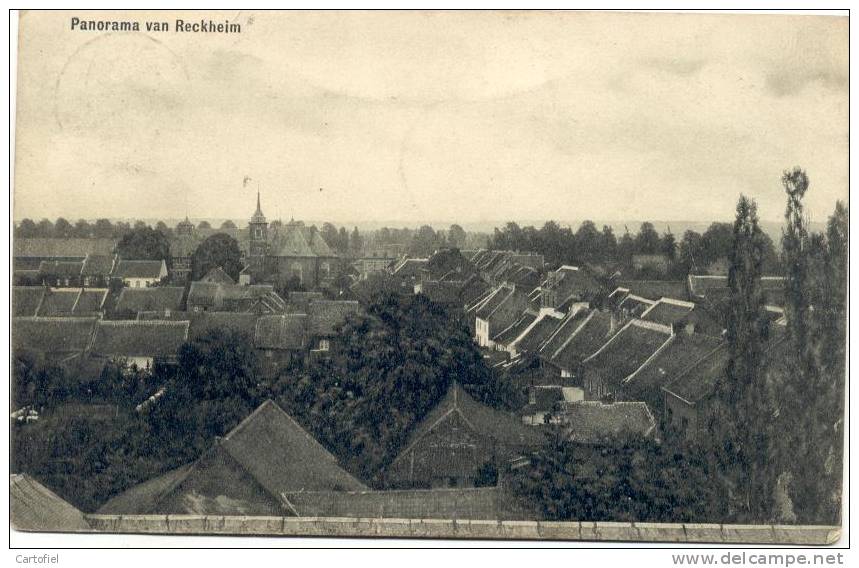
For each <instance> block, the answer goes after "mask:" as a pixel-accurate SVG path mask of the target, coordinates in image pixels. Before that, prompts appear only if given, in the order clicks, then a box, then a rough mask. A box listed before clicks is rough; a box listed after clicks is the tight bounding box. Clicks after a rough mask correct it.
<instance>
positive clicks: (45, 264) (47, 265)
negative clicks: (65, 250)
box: [39, 260, 84, 278]
mask: <svg viewBox="0 0 859 568" xmlns="http://www.w3.org/2000/svg"><path fill="white" fill-rule="evenodd" d="M83 265H84V263H83V261H81V260H43V261H42V262H40V263H39V276H41V277H49V278H50V277H53V278H75V277H77V276H80V275H81V271H82V270H83Z"/></svg>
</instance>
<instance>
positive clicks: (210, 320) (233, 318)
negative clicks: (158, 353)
mask: <svg viewBox="0 0 859 568" xmlns="http://www.w3.org/2000/svg"><path fill="white" fill-rule="evenodd" d="M257 319H258V318H257V315H256V314H248V313H237V312H213V311H208V312H200V313H196V314H192V316H191V326H190V328H189V329H188V338H189V339H190V340H192V341H193V340H194V339H197V338H199V337H202V336H204V335H206V334H207V333H209V332H210V331H212V330H213V329H216V328H223V329H228V330H231V331H234V332H237V333H240V334H242V335H245V336H247V337H248V338H250V339H253V337H254V333H255V331H256V324H257Z"/></svg>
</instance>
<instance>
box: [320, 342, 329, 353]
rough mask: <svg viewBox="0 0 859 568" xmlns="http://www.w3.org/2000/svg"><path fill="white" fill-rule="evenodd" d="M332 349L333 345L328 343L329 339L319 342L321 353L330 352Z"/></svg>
mask: <svg viewBox="0 0 859 568" xmlns="http://www.w3.org/2000/svg"><path fill="white" fill-rule="evenodd" d="M330 348H331V344H330V343H329V342H328V340H327V339H320V340H319V350H320V351H328V350H329V349H330Z"/></svg>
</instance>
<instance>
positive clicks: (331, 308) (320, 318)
mask: <svg viewBox="0 0 859 568" xmlns="http://www.w3.org/2000/svg"><path fill="white" fill-rule="evenodd" d="M307 312H308V313H307V315H308V317H309V319H308V332H309V333H310V334H311V335H332V334H333V333H334V332H335V330H336V329H337V326H339V325H342V324H343V323H344V322H345V321H346V318H347V317H349V316H350V315H352V314H357V313H358V302H356V301H352V300H317V301H314V302H310V304H308V310H307Z"/></svg>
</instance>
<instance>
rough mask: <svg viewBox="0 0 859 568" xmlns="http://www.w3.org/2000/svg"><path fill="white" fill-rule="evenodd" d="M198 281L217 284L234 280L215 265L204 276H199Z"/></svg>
mask: <svg viewBox="0 0 859 568" xmlns="http://www.w3.org/2000/svg"><path fill="white" fill-rule="evenodd" d="M200 282H215V283H218V284H235V283H236V281H235V280H233V278H232V276H230V275H229V274H227V273H226V272H225V271H224V269H223V268H221V267H220V266H216V267H215V268H213V269H211V270H210V271H209V272H207V273H206V275H205V276H203V277H202V278H200Z"/></svg>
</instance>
